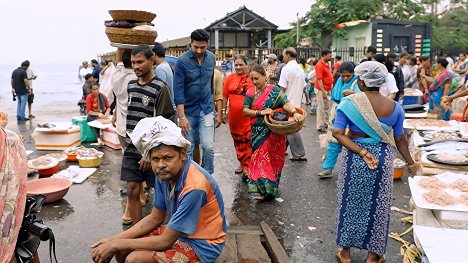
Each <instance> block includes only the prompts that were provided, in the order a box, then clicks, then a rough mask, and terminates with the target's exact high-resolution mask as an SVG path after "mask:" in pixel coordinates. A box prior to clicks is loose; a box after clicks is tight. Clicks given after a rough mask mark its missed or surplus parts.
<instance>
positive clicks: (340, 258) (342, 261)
mask: <svg viewBox="0 0 468 263" xmlns="http://www.w3.org/2000/svg"><path fill="white" fill-rule="evenodd" d="M341 251H343V249H342V248H339V249H337V250H336V259H338V261H339V262H340V263H352V262H351V259H344V258H343V256H342V255H341ZM379 263H380V262H379Z"/></svg>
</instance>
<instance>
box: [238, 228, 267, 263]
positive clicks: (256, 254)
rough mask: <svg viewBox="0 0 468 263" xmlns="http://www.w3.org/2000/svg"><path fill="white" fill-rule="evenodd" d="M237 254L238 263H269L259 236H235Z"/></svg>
mask: <svg viewBox="0 0 468 263" xmlns="http://www.w3.org/2000/svg"><path fill="white" fill-rule="evenodd" d="M237 253H238V258H239V261H238V262H239V263H269V262H271V260H270V256H268V253H267V252H266V250H265V248H264V247H263V245H262V243H261V242H260V236H259V235H249V234H243V235H237Z"/></svg>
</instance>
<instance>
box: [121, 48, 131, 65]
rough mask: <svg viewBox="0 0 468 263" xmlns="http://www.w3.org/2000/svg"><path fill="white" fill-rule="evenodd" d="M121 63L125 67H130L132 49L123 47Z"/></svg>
mask: <svg viewBox="0 0 468 263" xmlns="http://www.w3.org/2000/svg"><path fill="white" fill-rule="evenodd" d="M122 63H123V64H124V67H126V68H132V51H131V50H128V49H125V50H124V52H123V53H122Z"/></svg>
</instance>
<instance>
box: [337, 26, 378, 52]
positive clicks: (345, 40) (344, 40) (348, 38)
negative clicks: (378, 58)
mask: <svg viewBox="0 0 468 263" xmlns="http://www.w3.org/2000/svg"><path fill="white" fill-rule="evenodd" d="M344 30H345V32H346V35H345V36H343V37H336V36H334V37H333V41H332V45H333V48H337V49H343V48H349V47H354V48H362V47H367V46H370V45H371V43H372V39H371V37H372V34H371V33H372V31H371V30H372V27H371V24H370V23H363V24H360V25H356V26H351V27H347V28H344Z"/></svg>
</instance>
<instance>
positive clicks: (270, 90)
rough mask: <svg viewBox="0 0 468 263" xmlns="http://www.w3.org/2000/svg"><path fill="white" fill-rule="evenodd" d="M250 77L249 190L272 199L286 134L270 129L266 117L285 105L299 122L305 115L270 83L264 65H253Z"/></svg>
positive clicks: (246, 104) (260, 197)
mask: <svg viewBox="0 0 468 263" xmlns="http://www.w3.org/2000/svg"><path fill="white" fill-rule="evenodd" d="M250 78H251V79H252V81H253V83H254V85H255V87H253V88H250V89H249V90H247V93H246V95H245V102H244V110H243V113H244V116H247V117H250V120H251V126H252V138H251V144H252V150H253V154H252V157H251V159H250V164H249V178H248V179H247V184H248V191H249V193H251V194H253V195H255V199H257V200H260V201H261V200H272V199H273V198H275V197H276V195H277V194H278V186H279V181H280V178H281V171H282V170H283V166H284V157H285V153H286V136H285V135H279V134H276V133H273V132H271V131H270V129H268V126H266V124H265V122H264V120H263V118H264V117H263V116H264V115H267V114H271V113H272V112H273V109H276V108H283V109H284V110H285V111H286V112H288V113H290V114H291V115H293V116H294V118H295V119H296V120H298V121H299V120H302V119H303V118H304V116H303V115H301V114H300V113H298V112H297V110H296V109H295V108H294V106H293V105H292V104H291V103H290V102H289V101H288V99H287V98H286V95H285V94H284V92H283V91H282V90H281V88H280V87H278V86H274V85H267V83H266V72H265V69H264V68H263V67H262V66H259V65H256V66H254V67H253V68H252V70H251V72H250Z"/></svg>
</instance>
